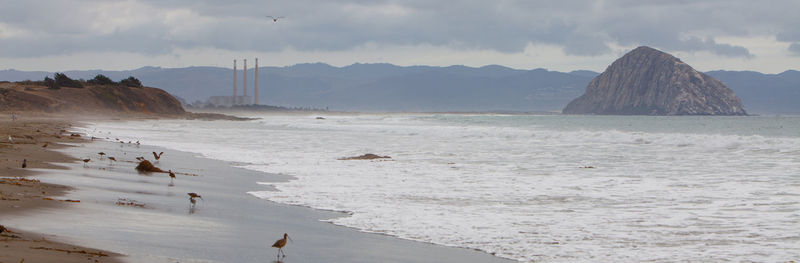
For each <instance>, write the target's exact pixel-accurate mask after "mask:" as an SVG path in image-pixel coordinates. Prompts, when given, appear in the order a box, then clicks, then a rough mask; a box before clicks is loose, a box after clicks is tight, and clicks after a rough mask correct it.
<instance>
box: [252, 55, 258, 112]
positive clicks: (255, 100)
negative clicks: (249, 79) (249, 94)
mask: <svg viewBox="0 0 800 263" xmlns="http://www.w3.org/2000/svg"><path fill="white" fill-rule="evenodd" d="M253 104H256V105H258V58H256V76H255V83H254V84H253Z"/></svg>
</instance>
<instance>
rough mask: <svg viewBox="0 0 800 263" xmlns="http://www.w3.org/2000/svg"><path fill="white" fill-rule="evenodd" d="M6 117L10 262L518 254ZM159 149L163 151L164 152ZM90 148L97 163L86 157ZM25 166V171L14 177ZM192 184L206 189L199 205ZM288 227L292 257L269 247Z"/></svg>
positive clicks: (208, 163)
mask: <svg viewBox="0 0 800 263" xmlns="http://www.w3.org/2000/svg"><path fill="white" fill-rule="evenodd" d="M3 119H4V120H7V121H5V122H3V125H2V127H3V128H2V129H3V130H0V135H4V137H6V136H5V134H12V137H13V139H14V144H10V143H7V142H5V141H4V142H3V143H2V145H0V147H1V148H0V154H2V156H0V161H2V171H3V172H2V177H4V178H8V177H12V178H13V179H3V180H4V181H3V183H2V184H0V187H2V188H0V192H2V195H3V196H4V199H3V200H0V224H2V225H4V226H5V227H7V228H8V229H9V230H11V231H13V232H11V233H3V237H2V238H3V240H2V244H0V245H2V246H6V247H8V248H9V249H3V250H2V252H0V262H19V261H20V260H22V259H25V261H26V262H51V261H54V259H56V258H57V259H58V260H56V261H58V262H176V261H178V262H265V261H266V262H275V261H277V262H509V261H508V260H505V259H502V258H498V257H494V256H492V255H489V254H487V253H484V252H480V251H475V250H470V249H463V248H452V247H445V246H440V245H433V244H427V243H421V242H414V241H408V240H402V239H398V238H394V237H391V236H386V235H381V234H371V233H363V232H360V231H357V230H355V229H350V228H345V227H340V226H335V225H332V224H330V223H327V222H323V220H326V219H330V218H334V217H341V216H347V215H346V214H344V213H341V212H333V211H320V210H314V209H310V208H305V207H298V206H289V205H282V204H276V203H272V202H269V201H265V200H262V199H258V198H255V197H253V196H251V195H249V194H247V192H248V191H264V190H270V187H269V186H264V185H258V184H256V182H270V181H281V180H290V179H291V177H290V176H288V175H275V174H266V173H260V172H255V171H251V170H246V169H242V168H237V167H235V166H236V165H237V164H236V163H227V162H222V161H216V160H211V159H206V158H203V157H199V156H195V154H192V153H187V152H179V151H172V150H169V151H168V150H165V149H162V148H158V147H157V146H149V145H147V142H142V144H141V145H137V144H135V143H128V142H122V143H119V142H115V141H114V138H113V134H108V136H109V140H110V141H102V140H96V141H93V142H90V141H89V140H86V138H84V137H85V135H84V136H82V137H71V136H69V133H70V132H66V136H65V135H63V134H64V132H62V131H61V130H65V131H70V128H71V127H70V125H75V123H76V122H67V121H63V120H59V119H57V118H56V119H52V118H45V117H37V118H36V119H35V120H28V119H26V118H21V120H18V121H16V122H11V121H10V117H9V116H5V118H3ZM36 130H39V132H36ZM97 133H98V134H102V131H97ZM56 134H61V135H59V137H57V136H56ZM26 135H28V136H30V137H31V138H32V139H31V138H27V137H25V136H26ZM17 138H20V139H17ZM101 139H105V138H101ZM45 143H47V144H48V146H47V147H42V146H43V145H44V144H45ZM154 151H155V152H161V151H164V152H165V153H164V155H163V156H162V158H161V159H160V160H158V161H156V160H155V159H154V157H153V155H152V152H154ZM99 152H104V153H105V154H106V155H105V157H101V156H100V155H98V153H99ZM109 156H113V157H115V159H116V160H117V161H116V162H114V161H111V160H109V159H108V157H109ZM136 157H145V158H147V159H148V160H150V161H153V162H154V165H155V166H157V167H159V168H161V169H164V170H172V171H173V172H175V173H176V178H175V179H170V177H169V176H168V175H167V174H166V173H150V174H142V173H137V172H136V171H135V169H134V167H135V166H136V164H137V161H136ZM84 158H89V159H91V161H90V162H89V163H87V164H84V163H83V162H82V161H80V160H79V159H84ZM22 159H28V162H27V165H28V167H27V168H25V169H22V168H18V167H21V163H22ZM52 163H57V164H52ZM20 176H24V177H23V178H25V179H18V178H15V177H20ZM188 192H195V193H198V194H201V195H202V196H203V199H202V200H198V202H197V204H196V205H195V206H192V205H191V204H190V202H189V198H188V195H187V193H188ZM78 201H79V202H78ZM55 218H57V219H58V220H54V219H55ZM34 233H36V234H34ZM283 233H288V234H289V236H290V237H291V238H292V240H293V242H290V243H289V244H288V245H287V246H286V248H285V249H284V251H285V252H286V254H287V257H285V258H277V257H276V253H277V250H276V249H275V248H271V247H270V245H271V244H272V243H273V242H274V241H275V240H277V239H279V238H281V237H282V235H283ZM53 241H60V242H62V243H56V242H53ZM68 244H79V245H81V246H72V245H68ZM41 247H46V248H41ZM86 247H92V248H97V249H89V248H86ZM122 255H124V256H122ZM120 256H121V257H120ZM70 260H72V261H70Z"/></svg>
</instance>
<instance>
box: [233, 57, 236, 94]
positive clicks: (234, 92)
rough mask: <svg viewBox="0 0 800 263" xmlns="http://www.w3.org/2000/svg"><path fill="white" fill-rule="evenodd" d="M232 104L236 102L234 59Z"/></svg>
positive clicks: (234, 62) (234, 65) (234, 66)
mask: <svg viewBox="0 0 800 263" xmlns="http://www.w3.org/2000/svg"><path fill="white" fill-rule="evenodd" d="M233 104H236V60H235V59H234V60H233Z"/></svg>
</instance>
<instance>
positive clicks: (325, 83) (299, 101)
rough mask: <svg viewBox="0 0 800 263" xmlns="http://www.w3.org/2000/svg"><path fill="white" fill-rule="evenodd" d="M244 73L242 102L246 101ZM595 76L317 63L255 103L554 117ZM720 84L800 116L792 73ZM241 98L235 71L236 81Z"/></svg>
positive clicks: (187, 83) (798, 77)
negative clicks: (541, 113)
mask: <svg viewBox="0 0 800 263" xmlns="http://www.w3.org/2000/svg"><path fill="white" fill-rule="evenodd" d="M63 73H65V74H67V75H68V76H70V77H72V78H76V79H77V78H83V79H91V78H93V77H94V76H95V75H97V74H103V75H106V76H108V77H110V78H111V79H113V80H120V79H123V78H127V77H128V76H134V77H136V78H138V79H139V80H141V81H142V83H143V84H144V85H146V86H150V87H156V88H161V89H164V90H166V91H167V92H169V93H171V94H173V95H175V96H178V97H180V98H183V99H184V100H186V101H189V102H193V101H198V100H199V101H205V100H206V99H207V98H208V97H209V96H230V95H232V94H233V90H232V86H233V72H232V70H231V69H228V68H218V67H187V68H158V67H143V68H139V69H135V70H126V71H103V70H85V71H66V72H63ZM253 73H254V70H253V69H252V68H250V69H248V74H247V76H248V80H247V82H248V95H251V96H252V94H253V90H252V87H253ZM598 74H599V73H597V72H593V71H586V70H579V71H572V72H568V73H564V72H556V71H548V70H545V69H534V70H518V69H511V68H507V67H502V66H496V65H492V66H484V67H480V68H472V67H465V66H450V67H430V66H411V67H401V66H395V65H391V64H353V65H350V66H346V67H333V66H330V65H327V64H323V63H313V64H297V65H294V66H290V67H261V68H259V86H260V91H259V92H260V93H259V94H260V103H261V104H267V105H276V106H287V107H313V108H326V107H329V108H330V109H331V110H346V111H560V110H561V109H562V108H564V106H565V105H566V104H567V103H569V102H570V101H571V100H572V99H575V98H577V97H578V96H580V95H581V94H583V92H584V90H585V89H586V85H587V84H588V83H589V81H591V80H592V78H594V77H595V76H597V75H598ZM706 74H708V75H711V76H712V77H714V78H717V79H719V80H721V81H722V82H723V83H725V84H726V85H727V86H728V87H729V88H731V89H732V90H733V91H734V92H735V93H736V95H737V96H739V98H740V99H741V100H742V102H743V104H744V107H745V109H746V110H747V111H748V112H749V113H754V114H775V113H800V103H798V101H800V72H798V71H794V70H789V71H785V72H783V73H780V74H762V73H758V72H752V71H711V72H706ZM52 75H53V73H52V72H41V71H16V70H2V71H0V80H7V81H21V80H28V79H30V80H41V79H43V78H44V77H45V76H52ZM238 77H239V80H238V84H239V94H242V90H241V83H242V80H241V78H242V74H241V70H240V72H239V74H238Z"/></svg>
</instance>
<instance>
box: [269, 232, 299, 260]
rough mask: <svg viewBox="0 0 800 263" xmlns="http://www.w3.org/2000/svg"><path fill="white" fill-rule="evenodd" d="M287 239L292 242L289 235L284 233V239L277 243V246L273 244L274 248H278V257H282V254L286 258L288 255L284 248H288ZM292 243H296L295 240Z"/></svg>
mask: <svg viewBox="0 0 800 263" xmlns="http://www.w3.org/2000/svg"><path fill="white" fill-rule="evenodd" d="M287 238H288V239H289V240H292V238H291V237H289V234H287V233H283V238H282V239H278V241H275V244H272V247H277V248H278V257H281V254H283V257H286V253H283V247H284V246H286V239H287ZM292 243H294V240H292Z"/></svg>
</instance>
